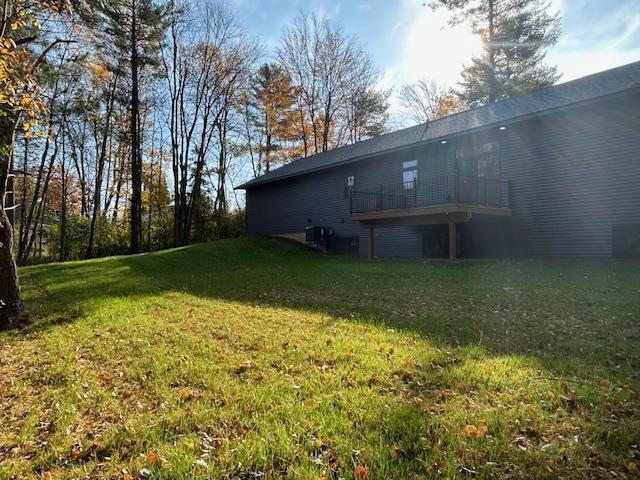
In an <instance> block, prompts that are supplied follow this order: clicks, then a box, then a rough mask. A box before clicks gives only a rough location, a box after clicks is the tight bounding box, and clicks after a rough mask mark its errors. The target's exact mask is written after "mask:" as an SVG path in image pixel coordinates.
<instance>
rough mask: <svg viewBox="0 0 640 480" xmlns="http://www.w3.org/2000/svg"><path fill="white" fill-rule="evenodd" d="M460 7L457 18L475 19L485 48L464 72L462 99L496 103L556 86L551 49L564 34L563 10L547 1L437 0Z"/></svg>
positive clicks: (473, 22)
mask: <svg viewBox="0 0 640 480" xmlns="http://www.w3.org/2000/svg"><path fill="white" fill-rule="evenodd" d="M435 5H443V6H445V7H447V8H448V9H450V10H452V11H454V12H455V13H456V15H455V16H454V18H453V20H452V23H460V22H462V21H464V20H466V21H469V22H470V23H471V25H472V26H473V29H474V32H475V33H476V34H478V35H480V36H481V37H482V40H483V42H484V52H483V54H482V55H481V56H480V57H477V58H474V59H473V60H472V64H471V65H469V66H467V67H465V69H464V71H463V72H462V78H463V80H462V82H461V84H460V85H461V90H460V91H459V92H458V94H459V96H460V97H461V99H462V100H463V101H464V102H465V103H466V104H467V105H469V106H471V107H473V106H478V105H484V104H487V103H493V102H496V101H498V100H501V99H503V98H508V97H511V96H513V95H517V94H519V93H523V92H528V91H532V90H537V89H539V88H543V87H547V86H550V85H553V84H554V83H555V82H556V81H557V80H558V79H559V78H560V75H559V74H558V69H557V67H555V66H551V65H546V64H545V63H544V60H545V56H546V51H547V49H548V48H549V47H551V46H553V45H554V44H555V43H556V42H557V41H558V37H559V36H560V15H559V14H554V15H551V14H550V13H549V12H548V10H549V4H548V3H547V2H546V1H545V0H437V1H436V3H435Z"/></svg>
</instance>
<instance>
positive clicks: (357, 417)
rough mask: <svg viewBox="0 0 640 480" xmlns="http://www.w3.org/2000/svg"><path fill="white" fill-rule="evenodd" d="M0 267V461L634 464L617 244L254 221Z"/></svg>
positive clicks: (639, 337) (326, 468)
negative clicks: (507, 247)
mask: <svg viewBox="0 0 640 480" xmlns="http://www.w3.org/2000/svg"><path fill="white" fill-rule="evenodd" d="M22 273H23V281H24V291H25V295H26V297H27V303H28V304H29V305H30V306H31V307H32V309H33V310H34V311H35V312H36V316H35V318H34V321H33V323H32V325H31V326H29V327H27V328H23V329H22V330H14V331H9V332H4V333H0V420H1V423H0V478H13V477H15V478H23V477H27V478H28V477H33V478H40V477H41V476H42V477H43V478H54V479H56V478H128V479H131V478H137V477H138V475H139V472H140V471H141V470H142V469H147V470H146V471H144V473H150V475H151V476H152V477H153V478H172V479H173V478H220V477H222V478H227V477H229V478H232V477H237V478H254V477H260V478H280V477H284V476H287V477H289V478H312V479H313V478H321V477H323V476H324V477H327V478H328V479H331V478H338V477H340V478H346V479H349V478H354V476H355V477H356V478H358V479H359V480H363V479H365V478H367V476H368V477H369V478H371V479H373V478H433V477H437V476H439V475H441V476H442V477H443V478H445V477H458V476H460V477H462V476H467V475H474V474H473V473H472V472H476V473H477V474H478V475H479V476H480V477H484V476H491V475H496V476H500V477H502V476H504V475H507V474H510V475H512V476H513V477H549V478H555V477H558V476H565V477H572V478H592V477H608V476H613V475H614V474H615V475H618V478H634V475H637V470H636V466H637V467H638V468H640V455H639V454H638V446H637V444H638V443H639V442H640V412H639V405H640V401H639V399H638V394H637V393H636V392H638V391H640V378H639V376H638V368H639V367H640V322H639V317H640V265H639V264H638V263H626V264H625V263H614V262H591V263H587V262H553V263H552V262H529V261H522V262H468V263H456V264H449V263H444V262H426V263H418V262H374V263H371V262H367V261H363V260H357V259H343V258H326V257H323V256H321V255H319V254H315V253H309V252H304V251H300V250H298V249H297V248H296V247H292V246H291V245H289V244H287V243H283V242H279V241H275V240H269V239H254V240H233V241H221V242H217V243H214V244H209V245H199V246H194V247H190V248H185V249H178V250H173V251H165V252H160V253H154V254H148V255H143V256H137V257H128V258H127V257H120V258H110V259H101V260H95V261H90V262H77V263H69V264H64V265H45V266H38V267H30V268H25V269H24V270H23V271H22ZM560 378H563V379H572V380H575V381H564V380H559V379H560ZM473 427H475V430H474V428H473ZM484 427H486V433H484ZM199 459H200V460H202V461H200V462H198V463H196V462H197V461H198V460H199ZM123 469H124V470H123ZM127 472H129V474H130V475H131V476H127V475H128V473H127ZM48 473H51V477H48ZM260 475H262V476H260Z"/></svg>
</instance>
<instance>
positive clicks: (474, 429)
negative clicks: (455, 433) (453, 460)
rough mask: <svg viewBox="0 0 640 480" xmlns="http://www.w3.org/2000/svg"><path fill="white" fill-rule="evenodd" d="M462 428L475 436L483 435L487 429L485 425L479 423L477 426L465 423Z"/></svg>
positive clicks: (480, 436)
mask: <svg viewBox="0 0 640 480" xmlns="http://www.w3.org/2000/svg"><path fill="white" fill-rule="evenodd" d="M464 429H465V431H466V432H467V433H468V434H469V435H474V436H475V437H476V438H482V437H484V436H485V435H486V434H487V432H488V430H489V429H488V428H487V426H486V425H480V426H479V427H476V426H475V425H465V427H464Z"/></svg>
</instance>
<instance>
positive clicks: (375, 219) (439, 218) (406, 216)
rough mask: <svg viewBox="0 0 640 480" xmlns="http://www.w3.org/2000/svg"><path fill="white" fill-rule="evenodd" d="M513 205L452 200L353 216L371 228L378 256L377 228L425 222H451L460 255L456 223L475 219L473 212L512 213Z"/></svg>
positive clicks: (452, 253)
mask: <svg viewBox="0 0 640 480" xmlns="http://www.w3.org/2000/svg"><path fill="white" fill-rule="evenodd" d="M511 214H512V212H511V209H510V208H504V207H488V206H483V205H472V204H464V203H451V204H444V205H437V206H432V207H418V208H402V209H396V210H381V211H369V212H364V213H354V214H352V215H351V219H352V220H355V221H357V222H359V223H360V224H361V225H362V226H363V227H365V228H367V229H368V230H369V242H368V247H369V258H370V259H373V258H374V242H373V230H374V228H384V227H419V226H423V225H437V224H448V225H449V258H450V259H451V260H455V259H456V224H457V223H465V222H468V221H469V220H471V218H472V217H473V215H483V216H484V215H493V216H502V217H509V216H511Z"/></svg>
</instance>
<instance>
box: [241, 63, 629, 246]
mask: <svg viewBox="0 0 640 480" xmlns="http://www.w3.org/2000/svg"><path fill="white" fill-rule="evenodd" d="M238 188H241V189H244V190H246V209H247V217H246V222H247V225H246V226H247V234H248V235H288V236H299V235H302V234H303V233H304V232H305V228H306V227H309V226H314V227H324V229H325V230H324V231H325V232H327V234H325V235H324V236H323V237H322V241H323V242H326V244H327V247H328V248H329V250H332V251H335V252H338V253H339V252H344V253H349V252H351V253H357V254H359V255H368V256H369V257H370V258H373V257H374V255H375V256H379V257H449V258H458V257H501V256H529V257H604V258H606V257H628V256H638V255H640V62H635V63H632V64H628V65H625V66H622V67H619V68H614V69H611V70H607V71H604V72H600V73H596V74H594V75H589V76H586V77H583V78H580V79H577V80H573V81H570V82H566V83H562V84H559V85H555V86H552V87H549V88H545V89H541V90H538V91H535V92H532V93H527V94H523V95H520V96H517V97H514V98H510V99H507V100H503V101H500V102H497V103H495V104H492V105H487V106H484V107H479V108H475V109H471V110H467V111H464V112H461V113H457V114H454V115H451V116H448V117H445V118H442V119H439V120H436V121H433V122H430V123H427V124H423V125H418V126H415V127H411V128H407V129H403V130H399V131H396V132H393V133H389V134H386V135H381V136H379V137H375V138H371V139H369V140H365V141H362V142H359V143H355V144H352V145H348V146H345V147H341V148H337V149H334V150H331V151H328V152H323V153H320V154H317V155H312V156H309V157H306V158H302V159H300V160H297V161H295V162H292V163H290V164H287V165H285V166H283V167H281V168H278V169H276V170H273V171H271V172H269V173H267V174H265V175H262V176H261V177H258V178H255V179H253V180H251V181H249V182H247V183H245V184H243V185H241V186H240V187H238Z"/></svg>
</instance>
